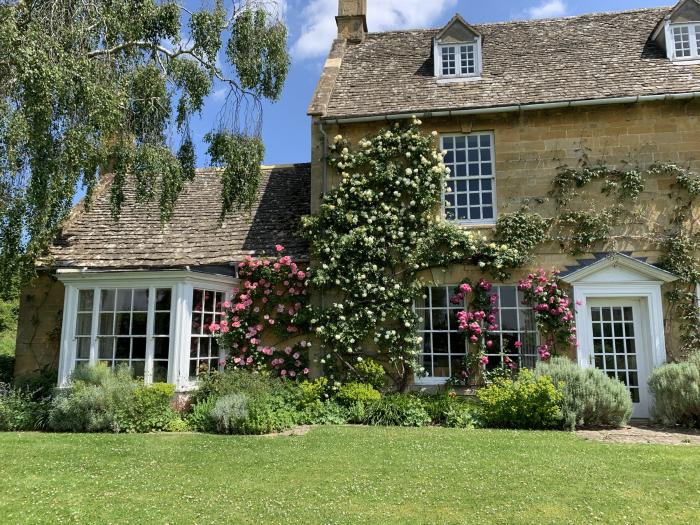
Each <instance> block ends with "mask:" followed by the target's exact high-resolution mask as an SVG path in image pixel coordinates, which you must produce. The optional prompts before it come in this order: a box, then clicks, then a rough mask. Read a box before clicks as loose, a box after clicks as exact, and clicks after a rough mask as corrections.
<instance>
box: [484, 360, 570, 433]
mask: <svg viewBox="0 0 700 525" xmlns="http://www.w3.org/2000/svg"><path fill="white" fill-rule="evenodd" d="M477 395H478V396H479V400H480V401H481V417H482V418H483V420H484V423H485V424H486V426H489V427H495V428H525V429H543V428H555V427H557V426H559V425H561V420H562V416H561V409H560V408H559V407H560V403H561V401H562V398H563V395H562V393H561V391H560V390H558V389H557V388H556V387H555V386H554V383H552V380H551V379H550V378H549V377H546V376H541V377H535V375H534V374H533V373H532V372H530V371H529V370H526V369H523V370H521V371H520V373H519V374H518V378H517V379H516V380H512V379H507V378H498V379H496V380H494V382H493V383H492V384H490V385H488V386H487V387H485V388H482V389H481V390H479V392H478V394H477Z"/></svg>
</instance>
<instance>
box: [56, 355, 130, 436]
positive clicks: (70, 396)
mask: <svg viewBox="0 0 700 525" xmlns="http://www.w3.org/2000/svg"><path fill="white" fill-rule="evenodd" d="M137 386H138V384H137V383H136V382H135V381H134V380H133V379H132V378H131V373H130V371H129V369H128V368H126V367H119V368H117V370H116V372H112V371H111V370H110V369H109V368H107V367H106V366H105V365H103V364H98V365H95V366H87V367H81V368H78V369H76V370H75V372H74V373H73V376H72V378H71V386H70V388H67V389H65V390H64V391H62V392H60V393H59V394H58V395H57V396H56V397H55V398H54V399H53V401H52V403H51V410H50V412H49V420H48V424H49V428H50V429H51V430H55V431H57V432H119V431H120V430H121V429H120V427H119V423H118V417H117V412H118V411H119V410H120V409H121V410H123V409H125V408H126V406H127V405H128V403H129V402H130V401H131V399H132V398H133V393H134V390H136V388H137Z"/></svg>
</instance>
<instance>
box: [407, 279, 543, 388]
mask: <svg viewBox="0 0 700 525" xmlns="http://www.w3.org/2000/svg"><path fill="white" fill-rule="evenodd" d="M457 286H458V285H456V284H452V285H444V284H441V285H432V286H427V287H426V288H430V289H434V288H442V289H444V290H445V293H446V294H447V306H446V307H444V308H443V307H442V306H433V305H432V301H430V298H428V299H426V302H425V306H424V307H417V306H416V305H415V303H414V311H416V312H417V313H419V314H425V315H426V316H428V315H432V311H433V310H443V309H447V312H448V317H449V315H450V312H451V311H455V312H458V311H462V310H464V309H465V308H466V307H467V306H468V305H467V304H466V301H465V303H463V304H458V305H453V304H452V303H451V302H450V298H451V297H452V296H453V295H454V293H455V290H456V288H457ZM507 287H511V288H515V291H516V305H515V306H513V307H505V309H506V310H516V312H517V313H516V322H517V324H518V327H517V329H516V330H503V327H502V326H501V325H500V321H501V312H500V309H501V296H500V293H499V294H498V295H499V299H498V305H497V308H499V312H498V313H497V314H496V317H497V320H498V323H497V324H498V329H497V330H495V331H494V332H492V335H493V337H492V339H494V340H498V343H499V346H500V345H502V344H503V339H504V336H505V335H506V334H513V333H516V334H534V336H535V343H534V345H535V347H534V348H532V349H530V351H529V352H527V349H523V350H522V351H521V352H519V354H520V355H519V358H520V359H522V358H523V357H532V358H533V359H535V361H537V360H539V356H538V354H537V349H536V347H537V345H538V344H539V341H540V339H539V333H538V331H537V327H536V326H535V325H534V313H533V325H532V330H526V329H524V327H521V325H520V324H521V314H520V311H521V310H525V309H527V307H525V306H523V305H521V304H520V301H519V300H518V299H519V298H520V295H521V294H520V292H519V291H518V289H517V285H516V284H496V285H494V290H493V292H494V293H496V292H498V291H499V290H500V288H507ZM429 293H430V294H431V295H432V291H431V292H429ZM425 321H427V319H426V320H424V322H425ZM431 323H432V320H431ZM448 323H449V321H448ZM430 326H431V328H430V329H429V330H422V329H421V330H419V332H420V333H421V334H422V336H423V337H424V336H425V334H433V333H444V334H446V335H447V345H448V346H447V352H438V353H439V354H442V355H447V356H448V360H449V362H450V365H449V366H450V368H451V366H452V365H451V359H452V357H459V356H463V355H466V353H467V352H468V351H469V347H468V345H467V341H466V339H464V340H463V341H462V342H461V345H463V348H462V350H463V351H461V352H452V348H451V345H452V342H451V340H450V335H452V334H453V333H454V334H459V335H460V339H461V338H463V336H462V335H461V333H460V332H459V330H451V329H449V328H450V327H449V325H448V330H433V329H432V325H430ZM519 340H521V341H522V339H519ZM423 348H424V347H423ZM431 354H435V352H434V351H433V348H432V340H431ZM424 355H425V354H424V352H423V349H421V353H420V359H421V364H422V363H423V356H424ZM485 355H487V356H489V357H496V356H500V353H496V352H489V351H488V349H487V351H486V354H485ZM505 355H509V354H505ZM450 375H451V374H450ZM449 379H450V377H449V376H448V377H441V376H432V375H418V374H416V375H415V377H414V383H415V384H416V385H419V386H440V385H444V384H445V383H447V381H449Z"/></svg>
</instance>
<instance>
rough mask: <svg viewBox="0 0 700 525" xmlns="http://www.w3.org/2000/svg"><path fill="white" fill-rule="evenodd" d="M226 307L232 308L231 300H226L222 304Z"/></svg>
mask: <svg viewBox="0 0 700 525" xmlns="http://www.w3.org/2000/svg"><path fill="white" fill-rule="evenodd" d="M221 306H223V307H224V308H231V301H224V303H223V304H222V305H221Z"/></svg>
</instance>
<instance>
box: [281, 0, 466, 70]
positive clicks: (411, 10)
mask: <svg viewBox="0 0 700 525" xmlns="http://www.w3.org/2000/svg"><path fill="white" fill-rule="evenodd" d="M367 3H368V6H367V26H368V28H369V30H370V31H389V30H392V29H418V28H423V27H429V26H430V24H432V23H433V22H435V20H437V19H438V18H440V17H441V16H442V15H443V12H444V11H445V10H446V9H447V8H449V7H453V6H454V5H455V4H456V3H457V0H430V2H426V0H372V1H371V2H367ZM337 9H338V0H311V1H310V2H309V3H308V5H307V6H306V7H304V9H303V10H302V18H303V19H304V20H306V22H305V23H304V24H303V25H302V28H301V36H300V37H299V38H298V39H297V41H296V42H295V43H294V45H293V46H292V54H293V55H294V56H295V57H297V58H301V59H306V58H316V57H319V56H323V55H325V54H326V53H327V52H328V49H329V48H330V45H331V42H332V41H333V39H334V38H335V36H336V33H337V29H336V25H335V15H336V14H338V13H337Z"/></svg>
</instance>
